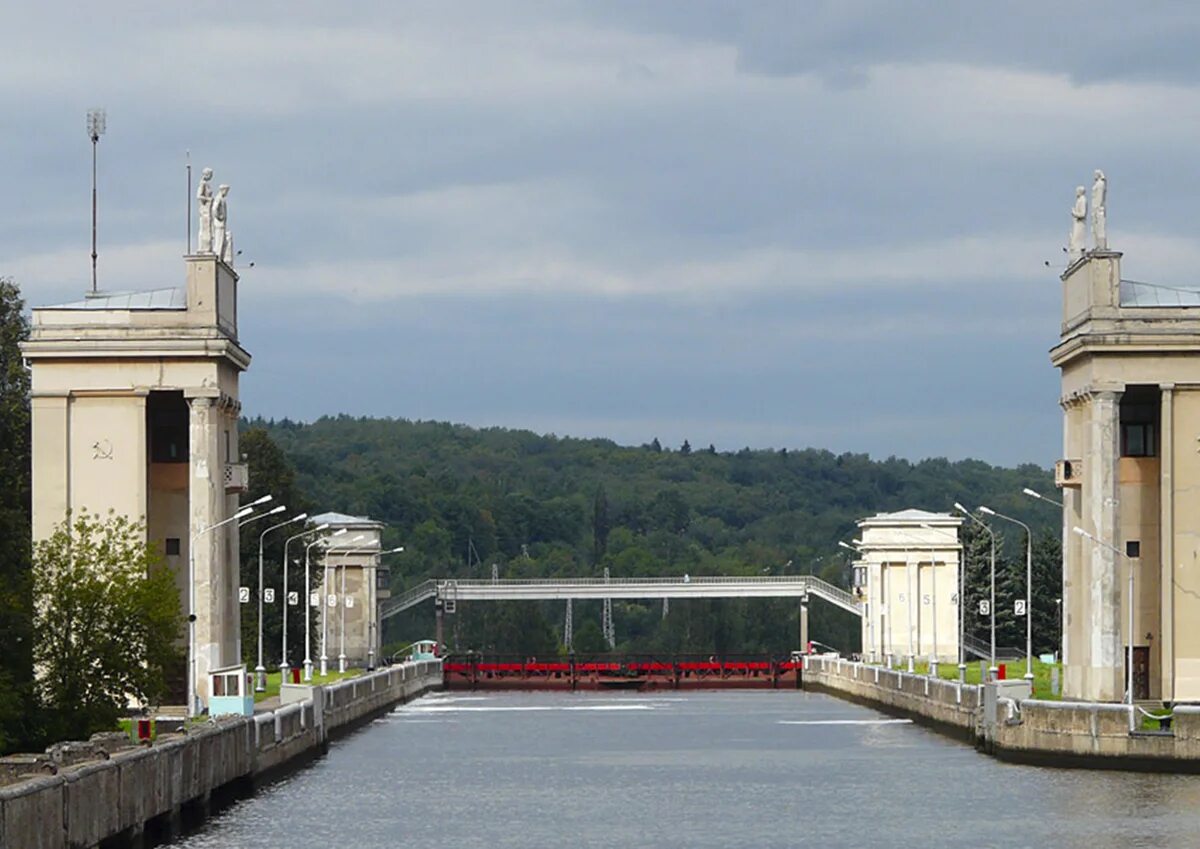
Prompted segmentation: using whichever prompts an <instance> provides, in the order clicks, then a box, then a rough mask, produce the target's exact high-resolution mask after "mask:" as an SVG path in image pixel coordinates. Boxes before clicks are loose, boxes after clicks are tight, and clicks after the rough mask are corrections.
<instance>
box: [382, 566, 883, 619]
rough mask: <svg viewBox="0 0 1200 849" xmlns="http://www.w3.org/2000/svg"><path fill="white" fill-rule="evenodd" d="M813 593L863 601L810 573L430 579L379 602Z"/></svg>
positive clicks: (841, 603)
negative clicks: (665, 576) (655, 576)
mask: <svg viewBox="0 0 1200 849" xmlns="http://www.w3.org/2000/svg"><path fill="white" fill-rule="evenodd" d="M810 597H816V598H819V599H822V600H824V601H827V602H829V603H830V604H833V605H835V606H836V607H839V608H841V609H842V610H845V611H847V612H849V613H853V614H855V615H856V616H862V605H861V603H860V602H859V600H858V599H857V598H856V597H855V596H854V595H853V594H851V593H849V592H847V591H846V590H843V589H841V588H840V587H835V586H834V585H833V584H831V583H829V582H828V581H823V580H821V579H820V578H818V577H817V576H815V575H759V576H726V575H716V576H712V575H710V576H695V577H693V576H689V575H682V576H676V577H669V578H617V577H613V578H610V579H607V580H606V579H604V578H495V579H491V580H489V579H486V578H470V579H460V578H433V579H430V580H427V581H424V582H422V583H420V584H417V585H416V586H415V587H412V588H411V589H409V590H406V591H405V592H403V593H401V594H400V595H398V596H396V597H395V598H393V599H391V600H390V602H388V603H387V604H385V605H384V607H383V609H382V611H381V613H380V617H381V618H382V619H387V618H388V617H391V616H395V615H396V614H397V613H400V612H402V611H405V610H408V609H409V608H411V607H416V606H417V605H418V604H421V603H422V602H425V601H428V600H429V599H438V600H440V601H441V602H442V604H443V605H445V604H446V603H447V602H450V603H451V604H453V603H457V602H459V601H546V600H562V601H566V600H573V599H611V598H634V599H677V598H798V599H806V598H810Z"/></svg>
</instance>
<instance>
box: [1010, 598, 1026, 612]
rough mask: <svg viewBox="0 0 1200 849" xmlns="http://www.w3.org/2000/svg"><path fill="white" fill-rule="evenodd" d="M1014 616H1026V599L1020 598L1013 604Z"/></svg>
mask: <svg viewBox="0 0 1200 849" xmlns="http://www.w3.org/2000/svg"><path fill="white" fill-rule="evenodd" d="M1013 614H1014V615H1015V616H1024V615H1025V599H1023V598H1019V599H1017V600H1016V601H1015V602H1014V603H1013Z"/></svg>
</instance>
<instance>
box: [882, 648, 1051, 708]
mask: <svg viewBox="0 0 1200 849" xmlns="http://www.w3.org/2000/svg"><path fill="white" fill-rule="evenodd" d="M999 664H1004V667H1005V671H1006V673H1007V677H1008V678H1023V677H1024V676H1025V658H1021V659H1019V660H1001V661H997V665H999ZM895 668H896V669H899V670H907V669H908V666H907V664H899V665H897V666H896V667H895ZM986 668H987V662H986V661H984V662H982V663H981V662H980V661H971V662H969V663H967V676H966V683H968V684H978V683H980V681H982V675H983V670H984V669H986ZM1054 668H1058V669H1059V670H1060V671H1059V676H1060V677H1059V689H1060V692H1059V693H1051V692H1050V670H1051V669H1054ZM913 669H914V670H915V671H916V673H917V674H918V675H928V674H929V664H928V663H927V662H925V661H924V660H918V661H916V662H915V663H914V664H913ZM1061 669H1062V664H1058V663H1043V662H1042V661H1040V660H1038V659H1037V658H1034V660H1033V697H1034V698H1035V699H1056V700H1057V699H1061V698H1062V695H1061V688H1062V677H1061V676H1062V672H1061ZM938 677H939V678H945V679H946V680H948V681H957V680H958V664H956V663H939V664H938Z"/></svg>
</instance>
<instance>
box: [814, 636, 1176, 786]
mask: <svg viewBox="0 0 1200 849" xmlns="http://www.w3.org/2000/svg"><path fill="white" fill-rule="evenodd" d="M803 675H804V689H806V690H817V691H821V692H827V693H831V694H833V695H836V696H838V697H840V698H844V699H848V700H850V701H854V702H858V703H860V704H865V705H869V706H871V707H874V708H878V709H880V710H883V711H885V712H889V713H893V714H899V715H902V716H907V717H910V718H912V719H913V720H915V721H917V722H921V723H923V724H926V725H931V726H934V727H936V728H938V729H939V730H941V731H943V732H945V733H947V734H950V735H951V736H954V737H958V738H960V739H964V740H967V741H970V742H973V743H974V744H975V745H976V746H977V747H978V748H979V749H980V750H981V751H984V752H987V753H988V754H991V755H994V756H995V757H997V758H1000V759H1002V760H1008V761H1013V762H1017V763H1030V764H1040V765H1043V766H1056V767H1077V768H1086V769H1122V770H1138V771H1153V772H1192V773H1194V772H1200V705H1196V706H1194V705H1179V706H1176V707H1175V709H1174V711H1173V714H1172V717H1171V721H1170V723H1169V724H1170V727H1169V728H1166V729H1163V730H1156V731H1144V730H1141V728H1140V726H1141V721H1140V720H1141V715H1140V714H1137V715H1135V722H1134V723H1133V725H1134V730H1130V728H1131V723H1130V719H1129V713H1130V708H1129V707H1128V706H1127V705H1123V704H1109V703H1095V702H1068V701H1043V700H1039V699H1030V698H1005V697H1004V692H1003V687H1004V686H1005V682H1000V687H997V686H996V685H991V684H989V685H985V686H977V685H959V684H958V683H957V682H954V681H938V680H935V679H931V678H929V677H927V676H924V675H910V674H908V673H904V672H898V671H896V670H891V669H885V668H881V667H877V666H869V665H866V664H862V663H851V662H850V661H844V660H838V659H836V658H822V657H812V658H808V659H807V662H806V667H805V669H804V673H803ZM1008 684H1009V685H1010V686H1015V687H1018V688H1019V687H1020V685H1021V682H1008Z"/></svg>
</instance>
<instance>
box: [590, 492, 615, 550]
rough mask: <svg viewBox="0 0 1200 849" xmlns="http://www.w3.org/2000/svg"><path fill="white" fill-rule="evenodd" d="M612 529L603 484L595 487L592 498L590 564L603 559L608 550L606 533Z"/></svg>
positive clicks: (606, 494) (606, 495)
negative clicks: (594, 494)
mask: <svg viewBox="0 0 1200 849" xmlns="http://www.w3.org/2000/svg"><path fill="white" fill-rule="evenodd" d="M610 530H612V527H611V525H610V524H609V517H608V493H607V492H606V491H605V489H604V484H603V483H602V484H600V485H599V486H597V487H596V496H595V498H593V499H592V565H595V564H597V563H599V562H600V561H601V560H602V559H604V554H605V552H607V551H608V533H609V531H610Z"/></svg>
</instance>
